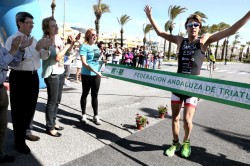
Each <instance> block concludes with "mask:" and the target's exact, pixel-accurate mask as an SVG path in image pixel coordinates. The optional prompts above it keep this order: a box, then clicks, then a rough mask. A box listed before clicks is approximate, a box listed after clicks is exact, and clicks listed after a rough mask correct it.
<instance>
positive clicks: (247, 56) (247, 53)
mask: <svg viewBox="0 0 250 166" xmlns="http://www.w3.org/2000/svg"><path fill="white" fill-rule="evenodd" d="M246 44H247V52H246V58H247V59H248V58H249V46H250V41H249V42H246Z"/></svg>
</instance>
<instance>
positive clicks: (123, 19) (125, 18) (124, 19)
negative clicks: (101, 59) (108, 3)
mask: <svg viewBox="0 0 250 166" xmlns="http://www.w3.org/2000/svg"><path fill="white" fill-rule="evenodd" d="M130 20H131V19H130V16H127V15H126V14H125V15H122V16H121V17H120V19H119V18H118V17H117V21H118V23H119V24H120V25H121V31H120V32H121V47H123V33H124V30H123V26H124V25H125V24H126V23H127V22H129V21H130Z"/></svg>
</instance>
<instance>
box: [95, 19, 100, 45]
mask: <svg viewBox="0 0 250 166" xmlns="http://www.w3.org/2000/svg"><path fill="white" fill-rule="evenodd" d="M95 29H96V34H97V42H98V36H99V30H100V18H96V20H95Z"/></svg>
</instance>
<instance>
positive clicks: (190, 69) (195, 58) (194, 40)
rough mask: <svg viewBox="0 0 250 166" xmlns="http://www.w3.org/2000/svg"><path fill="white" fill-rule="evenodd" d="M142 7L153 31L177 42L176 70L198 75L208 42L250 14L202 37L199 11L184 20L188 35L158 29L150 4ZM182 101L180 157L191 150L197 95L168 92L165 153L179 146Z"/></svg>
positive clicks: (236, 27) (235, 28)
mask: <svg viewBox="0 0 250 166" xmlns="http://www.w3.org/2000/svg"><path fill="white" fill-rule="evenodd" d="M144 11H145V13H146V15H147V17H148V19H149V21H150V23H151V25H152V26H153V28H154V30H155V31H156V33H157V35H158V36H161V37H163V38H164V39H166V40H168V41H170V42H172V43H175V44H177V47H178V48H179V57H178V70H177V72H178V73H183V74H191V75H200V70H201V66H202V62H203V59H204V56H205V54H204V53H205V52H206V50H207V48H208V46H209V44H211V43H213V42H216V41H218V40H221V39H223V38H225V37H227V36H230V35H233V34H234V33H236V32H237V31H238V30H239V29H240V28H241V27H242V26H243V25H244V24H245V23H246V22H247V21H248V20H249V18H250V11H248V12H247V14H246V15H245V16H244V17H242V18H241V19H240V20H238V21H237V22H236V23H235V24H234V25H232V26H231V27H230V28H228V29H226V30H223V31H219V32H218V33H215V34H206V35H203V36H202V37H199V36H198V33H199V31H200V29H201V27H202V19H201V17H200V16H199V15H195V14H192V15H190V16H189V17H188V18H187V20H186V22H185V28H186V30H187V34H188V38H184V37H182V36H175V35H172V34H169V33H167V32H165V31H161V30H160V29H159V28H158V26H157V25H156V24H155V21H154V20H153V18H152V7H150V6H148V5H146V6H145V8H144ZM182 103H184V117H183V122H184V130H185V134H184V140H183V145H182V149H181V155H182V156H183V157H189V156H190V154H191V147H190V134H191V131H192V128H193V124H192V120H193V116H194V112H195V108H196V104H197V98H196V97H191V96H185V95H182V94H176V93H172V96H171V108H172V132H173V145H172V146H171V147H170V148H169V149H167V150H166V151H165V154H166V155H168V156H173V155H174V154H175V152H176V151H178V150H179V149H180V147H181V145H180V143H179V131H180V124H179V121H180V110H181V107H182Z"/></svg>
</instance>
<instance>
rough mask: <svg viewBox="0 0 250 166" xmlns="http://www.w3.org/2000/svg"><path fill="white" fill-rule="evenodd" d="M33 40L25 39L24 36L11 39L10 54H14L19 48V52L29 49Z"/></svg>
mask: <svg viewBox="0 0 250 166" xmlns="http://www.w3.org/2000/svg"><path fill="white" fill-rule="evenodd" d="M32 41H33V38H31V39H27V38H26V37H25V36H17V37H15V38H13V40H12V43H11V48H10V53H11V54H15V52H16V51H17V50H18V49H19V48H20V50H24V48H26V47H29V46H30V45H31V44H32Z"/></svg>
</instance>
